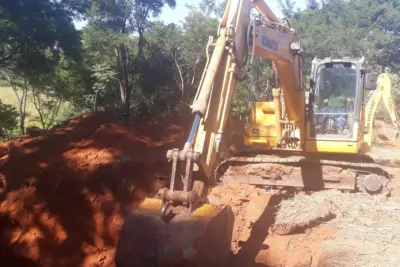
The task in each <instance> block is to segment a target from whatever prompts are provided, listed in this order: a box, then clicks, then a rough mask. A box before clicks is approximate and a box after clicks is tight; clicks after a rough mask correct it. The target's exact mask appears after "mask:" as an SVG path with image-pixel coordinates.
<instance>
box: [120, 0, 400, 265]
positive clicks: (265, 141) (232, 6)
mask: <svg viewBox="0 0 400 267" xmlns="http://www.w3.org/2000/svg"><path fill="white" fill-rule="evenodd" d="M217 36H218V38H216V41H215V43H214V42H213V40H212V39H211V41H210V42H209V44H208V46H207V53H208V50H209V48H211V47H212V48H213V51H212V53H210V54H211V55H210V56H208V59H209V60H208V61H207V64H206V66H205V70H204V73H203V76H202V79H201V83H200V85H199V88H198V91H197V94H196V96H195V99H194V103H193V105H192V111H193V114H194V121H193V125H192V128H191V130H190V133H189V136H188V139H187V141H186V143H185V145H184V147H183V149H181V150H180V149H173V150H169V151H167V158H168V159H169V160H170V162H171V163H172V170H171V180H170V185H169V187H168V188H163V189H161V190H160V191H159V192H158V194H157V196H156V197H154V198H146V199H145V200H144V201H142V203H141V204H140V205H139V207H138V208H137V209H135V210H134V211H132V213H131V214H130V215H128V216H127V217H126V218H125V220H124V223H123V227H122V230H121V233H120V238H119V242H118V245H117V249H116V255H115V262H116V266H117V267H123V266H139V267H141V266H215V267H217V266H227V262H228V261H229V259H230V256H231V250H230V248H231V238H232V229H233V213H232V211H231V209H230V207H229V206H224V207H219V206H218V207H216V206H213V205H211V204H208V203H207V193H208V190H209V188H210V187H212V186H214V185H215V184H217V183H225V182H228V181H229V180H238V181H241V182H243V183H247V184H253V185H257V186H264V187H278V188H280V187H282V188H285V187H289V188H308V189H312V190H313V189H326V188H335V189H341V190H349V191H356V190H360V191H364V192H367V193H370V194H378V195H379V194H387V193H388V179H389V176H388V174H387V173H386V172H385V171H384V170H383V169H382V168H381V167H380V166H379V165H378V164H376V163H374V161H373V159H372V158H371V157H369V156H368V151H369V150H370V148H371V139H372V135H371V133H372V122H373V116H374V113H375V110H376V108H377V105H378V103H379V101H380V100H383V102H384V104H385V107H386V108H387V109H388V111H389V113H390V115H391V118H392V120H393V123H394V124H395V125H396V121H397V117H396V114H395V111H394V107H393V105H392V99H391V96H390V80H389V77H388V76H387V75H386V74H381V75H379V77H378V75H376V74H375V73H374V72H372V70H371V68H370V67H369V66H368V64H367V62H366V61H365V59H364V58H358V59H352V58H341V59H330V58H325V59H314V60H313V62H312V70H311V79H310V86H309V88H308V90H306V89H305V88H304V86H303V73H302V71H303V68H302V47H301V43H300V39H299V37H298V36H297V34H296V32H295V30H294V29H292V28H291V27H290V25H289V23H288V22H286V21H281V20H279V19H278V18H277V17H276V16H275V15H274V13H273V12H272V11H271V10H270V8H269V7H268V6H267V5H266V4H265V3H264V2H263V1H262V0H229V1H228V2H227V7H226V9H225V13H224V15H223V17H222V20H221V22H220V24H219V27H218V32H217ZM208 55H209V54H208ZM254 56H257V57H261V58H264V59H269V60H271V61H272V63H273V68H274V70H275V76H276V77H277V76H278V75H279V79H280V86H278V85H277V84H275V87H276V88H275V89H273V90H272V99H270V100H269V101H264V99H263V98H260V99H256V98H254V99H253V100H252V101H253V102H254V103H253V108H252V110H251V116H250V117H251V118H250V122H249V123H248V125H247V126H246V128H245V129H243V132H241V133H240V134H237V133H236V135H235V134H233V133H232V132H228V130H227V120H228V117H229V111H230V108H231V103H232V97H233V94H234V91H235V88H236V87H237V83H238V81H240V80H243V79H244V78H245V77H246V73H247V72H248V71H249V65H251V64H252V61H253V57H254ZM275 80H277V79H275ZM278 87H279V88H278ZM396 127H397V125H396ZM233 136H236V137H235V138H233ZM238 136H239V141H238V140H237V137H238ZM233 139H235V140H236V141H235V142H234V144H233V147H234V148H235V149H230V148H231V147H232V146H231V145H232V144H231V143H230V142H231V140H233Z"/></svg>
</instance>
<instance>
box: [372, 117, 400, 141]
mask: <svg viewBox="0 0 400 267" xmlns="http://www.w3.org/2000/svg"><path fill="white" fill-rule="evenodd" d="M398 133H399V132H398V128H397V127H395V126H393V125H389V124H386V123H385V122H384V121H381V120H375V121H374V125H373V131H372V142H373V143H374V144H375V145H378V146H389V147H400V140H397V135H398Z"/></svg>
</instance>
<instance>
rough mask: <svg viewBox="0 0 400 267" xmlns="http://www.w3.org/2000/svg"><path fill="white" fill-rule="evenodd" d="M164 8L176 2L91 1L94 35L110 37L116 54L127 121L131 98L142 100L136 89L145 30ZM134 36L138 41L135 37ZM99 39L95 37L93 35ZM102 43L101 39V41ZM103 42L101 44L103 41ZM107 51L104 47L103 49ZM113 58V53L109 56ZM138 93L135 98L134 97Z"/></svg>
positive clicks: (89, 11)
mask: <svg viewBox="0 0 400 267" xmlns="http://www.w3.org/2000/svg"><path fill="white" fill-rule="evenodd" d="M164 5H169V6H171V7H173V6H175V0H137V1H130V0H129V1H122V0H118V1H107V0H98V1H91V5H90V8H89V9H88V12H87V18H88V21H89V25H90V27H92V28H93V30H92V33H93V34H95V33H98V34H99V35H98V36H102V37H104V35H109V36H110V37H111V38H110V39H108V40H110V42H108V43H107V44H106V45H107V46H108V50H109V51H112V52H114V56H113V59H114V60H113V62H115V63H116V64H115V65H114V67H115V72H116V73H117V79H118V83H119V90H120V96H121V102H122V106H123V109H124V118H125V120H127V119H128V118H129V114H130V108H131V98H132V97H135V96H136V97H139V98H140V97H141V95H142V94H140V93H139V91H138V90H136V89H137V88H136V85H135V82H137V80H138V78H139V77H138V75H137V72H138V65H139V61H140V59H141V57H142V54H143V50H144V46H145V38H144V34H145V31H146V30H147V29H148V28H149V27H150V26H151V22H150V21H149V16H150V15H152V16H153V17H156V16H157V15H158V14H159V13H160V12H161V8H162V7H163V6H164ZM133 34H136V35H137V38H132V37H131V36H132V35H133ZM91 37H92V38H93V37H94V38H93V39H94V40H95V43H96V40H98V39H96V38H95V35H91ZM99 41H100V40H99ZM100 42H101V41H100ZM101 47H103V48H104V46H101ZM108 54H109V55H110V52H109V53H108ZM133 94H135V95H133Z"/></svg>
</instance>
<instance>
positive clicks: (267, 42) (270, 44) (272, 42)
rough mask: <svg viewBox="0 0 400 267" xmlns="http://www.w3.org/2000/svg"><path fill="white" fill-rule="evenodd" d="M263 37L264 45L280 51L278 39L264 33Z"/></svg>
mask: <svg viewBox="0 0 400 267" xmlns="http://www.w3.org/2000/svg"><path fill="white" fill-rule="evenodd" d="M261 37H262V39H261V43H262V45H263V46H264V47H267V48H269V49H271V50H273V51H275V52H277V51H278V42H277V41H275V40H274V39H270V38H268V36H266V35H262V36H261Z"/></svg>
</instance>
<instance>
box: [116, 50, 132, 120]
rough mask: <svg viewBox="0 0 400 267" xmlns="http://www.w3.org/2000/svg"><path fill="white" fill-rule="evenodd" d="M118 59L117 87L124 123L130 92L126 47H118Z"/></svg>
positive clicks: (127, 117) (127, 118)
mask: <svg viewBox="0 0 400 267" xmlns="http://www.w3.org/2000/svg"><path fill="white" fill-rule="evenodd" d="M117 57H118V63H119V64H118V67H119V69H118V78H119V85H120V86H119V87H120V94H121V104H122V109H123V112H124V116H123V118H124V121H128V120H129V111H130V101H131V97H130V96H131V92H132V86H131V84H130V83H129V71H128V48H127V47H126V45H120V46H119V48H118V50H117Z"/></svg>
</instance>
